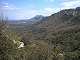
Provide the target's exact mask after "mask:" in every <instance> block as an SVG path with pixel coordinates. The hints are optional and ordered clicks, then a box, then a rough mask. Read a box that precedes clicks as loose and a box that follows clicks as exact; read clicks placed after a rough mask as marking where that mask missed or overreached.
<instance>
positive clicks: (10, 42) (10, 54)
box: [0, 7, 80, 60]
mask: <svg viewBox="0 0 80 60" xmlns="http://www.w3.org/2000/svg"><path fill="white" fill-rule="evenodd" d="M0 22H1V23H0V60H80V7H77V8H75V9H65V10H62V11H60V12H57V13H55V14H52V15H51V16H48V17H44V18H43V19H41V20H39V21H37V22H36V23H34V24H30V25H27V24H19V25H18V24H17V25H16V24H8V23H7V22H5V21H3V20H0Z"/></svg>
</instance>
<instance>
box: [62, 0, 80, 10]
mask: <svg viewBox="0 0 80 60" xmlns="http://www.w3.org/2000/svg"><path fill="white" fill-rule="evenodd" d="M79 6H80V0H65V2H62V3H61V8H62V9H70V8H75V7H79Z"/></svg>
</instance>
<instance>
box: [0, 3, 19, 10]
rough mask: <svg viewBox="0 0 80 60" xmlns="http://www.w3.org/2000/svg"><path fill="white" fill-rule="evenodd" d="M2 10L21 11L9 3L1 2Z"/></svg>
mask: <svg viewBox="0 0 80 60" xmlns="http://www.w3.org/2000/svg"><path fill="white" fill-rule="evenodd" d="M0 9H2V10H16V9H19V8H17V7H16V6H15V5H13V4H9V3H6V2H1V3H0Z"/></svg>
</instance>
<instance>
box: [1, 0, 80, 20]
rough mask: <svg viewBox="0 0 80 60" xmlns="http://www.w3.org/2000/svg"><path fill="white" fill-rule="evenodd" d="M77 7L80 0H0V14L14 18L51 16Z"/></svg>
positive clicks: (79, 5) (79, 4)
mask: <svg viewBox="0 0 80 60" xmlns="http://www.w3.org/2000/svg"><path fill="white" fill-rule="evenodd" d="M76 7H80V0H0V14H3V15H5V16H6V17H8V18H9V19H14V20H20V19H29V18H32V17H34V16H36V15H43V16H49V15H51V14H54V13H56V12H58V11H60V10H63V9H70V8H76Z"/></svg>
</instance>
